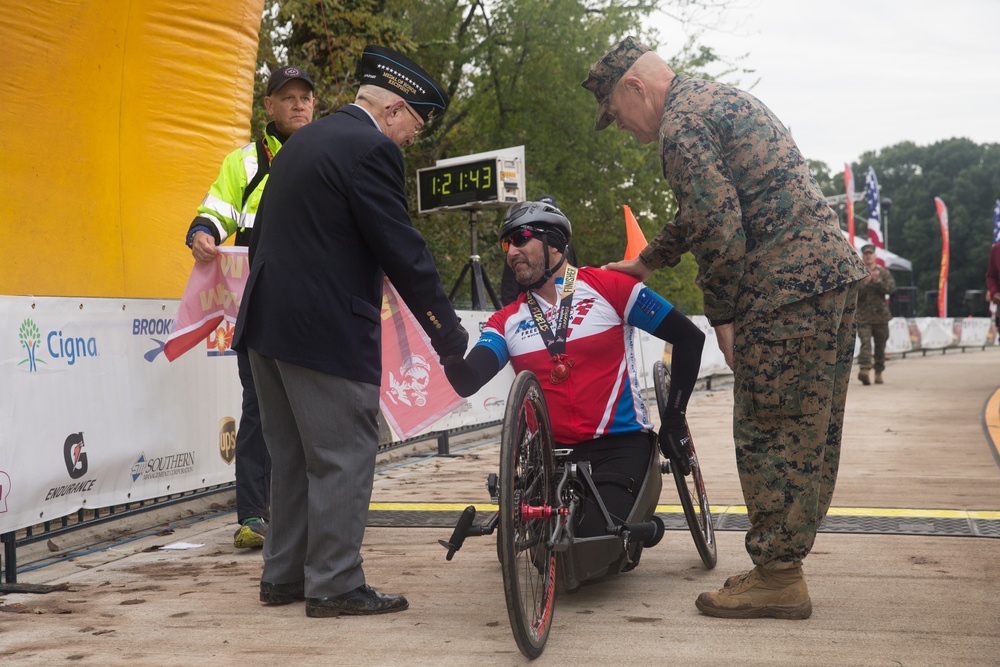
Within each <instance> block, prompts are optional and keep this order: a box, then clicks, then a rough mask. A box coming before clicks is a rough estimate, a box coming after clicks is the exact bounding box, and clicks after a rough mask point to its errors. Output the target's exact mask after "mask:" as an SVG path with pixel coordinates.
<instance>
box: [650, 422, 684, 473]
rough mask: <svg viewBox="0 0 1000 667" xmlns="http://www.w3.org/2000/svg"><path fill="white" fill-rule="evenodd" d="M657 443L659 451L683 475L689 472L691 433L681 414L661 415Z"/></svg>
mask: <svg viewBox="0 0 1000 667" xmlns="http://www.w3.org/2000/svg"><path fill="white" fill-rule="evenodd" d="M662 419H663V423H662V424H660V434H659V438H658V443H659V445H660V451H661V452H662V453H663V455H664V456H665V457H667V458H668V459H670V461H671V462H673V463H674V464H675V465H679V466H680V468H681V472H683V473H684V474H685V475H687V474H689V473H690V472H691V432H690V431H689V430H688V425H687V419H686V418H685V417H684V415H683V414H667V415H663V418H662Z"/></svg>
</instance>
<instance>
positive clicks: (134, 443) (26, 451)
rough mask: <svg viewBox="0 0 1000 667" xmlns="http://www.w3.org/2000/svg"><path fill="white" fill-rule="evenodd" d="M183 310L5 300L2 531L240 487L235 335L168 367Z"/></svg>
mask: <svg viewBox="0 0 1000 667" xmlns="http://www.w3.org/2000/svg"><path fill="white" fill-rule="evenodd" d="M177 304H178V302H177V301H176V300H173V301H168V300H164V301H156V300H145V299H71V298H54V297H53V298H32V297H0V351H2V352H0V533H3V532H8V531H11V530H15V529H17V528H22V527H25V526H30V525H33V524H37V523H40V522H42V521H48V520H51V519H56V518H59V517H63V516H66V515H68V514H72V513H73V512H75V511H76V510H78V509H80V508H83V507H92V508H99V507H110V506H113V505H119V504H123V503H128V502H135V501H138V500H143V499H147V498H153V497H157V496H164V495H169V494H174V493H179V492H182V491H186V490H191V489H197V488H202V487H206V486H212V485H216V484H223V483H226V482H230V481H232V480H233V478H234V468H233V460H234V456H235V453H236V452H235V442H236V437H235V436H236V426H237V423H236V422H237V420H238V419H239V416H240V404H241V389H240V382H239V375H238V372H237V369H236V357H235V356H234V355H233V353H232V352H231V351H228V348H227V345H226V342H227V341H228V340H230V339H231V336H232V331H231V328H229V329H227V328H226V327H223V328H222V330H221V331H219V332H218V335H216V336H212V337H210V339H209V341H208V342H207V343H206V344H203V345H201V346H200V347H199V348H197V349H196V350H192V351H191V352H189V353H188V354H187V355H185V356H184V357H182V358H180V359H178V360H177V361H175V362H173V363H169V362H167V360H166V358H165V357H164V356H163V354H162V350H163V342H164V340H165V339H166V335H167V333H168V332H169V330H170V327H171V326H172V324H173V321H172V320H173V316H174V313H175V312H176V310H177ZM217 343H218V344H217ZM220 350H221V351H220ZM231 355H232V356H231Z"/></svg>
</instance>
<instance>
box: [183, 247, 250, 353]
mask: <svg viewBox="0 0 1000 667" xmlns="http://www.w3.org/2000/svg"><path fill="white" fill-rule="evenodd" d="M218 250H219V254H218V255H216V256H215V259H214V260H212V261H211V262H195V263H194V268H192V269H191V277H190V278H188V284H187V287H185V288H184V296H183V297H182V298H181V303H180V306H178V308H177V314H176V315H174V329H173V331H172V332H171V333H170V336H169V337H168V338H167V342H166V344H164V346H163V355H164V356H165V357H166V358H167V359H168V360H170V361H173V360H174V359H176V358H177V357H179V356H181V355H182V354H184V353H185V352H187V351H188V350H190V349H191V348H192V347H194V346H196V345H197V344H198V343H200V342H201V341H202V340H204V339H205V338H206V337H207V336H209V335H210V334H211V333H212V332H214V331H216V329H217V328H218V327H219V325H220V324H221V323H222V321H223V320H225V321H226V322H228V324H229V327H232V325H234V324H236V315H237V314H238V311H239V307H240V301H241V300H242V298H243V288H244V287H246V282H247V275H248V274H249V273H250V264H249V261H248V260H247V249H246V248H244V247H230V246H225V247H221V248H218ZM227 328H228V327H227Z"/></svg>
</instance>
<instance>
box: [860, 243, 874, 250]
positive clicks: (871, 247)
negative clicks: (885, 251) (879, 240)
mask: <svg viewBox="0 0 1000 667" xmlns="http://www.w3.org/2000/svg"><path fill="white" fill-rule="evenodd" d="M861 252H875V246H874V245H872V244H871V243H866V244H864V245H863V246H861Z"/></svg>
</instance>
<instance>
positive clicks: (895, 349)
mask: <svg viewBox="0 0 1000 667" xmlns="http://www.w3.org/2000/svg"><path fill="white" fill-rule="evenodd" d="M859 344H860V343H859ZM885 351H886V352H887V353H889V354H893V353H901V352H911V351H913V338H911V337H910V325H909V324H908V323H907V321H906V318H904V317H894V318H892V319H891V320H889V338H888V340H886V342H885Z"/></svg>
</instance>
